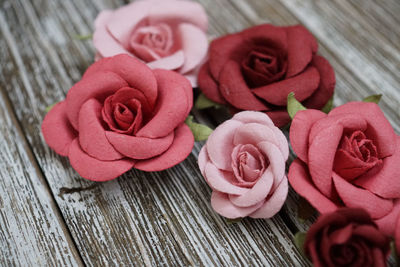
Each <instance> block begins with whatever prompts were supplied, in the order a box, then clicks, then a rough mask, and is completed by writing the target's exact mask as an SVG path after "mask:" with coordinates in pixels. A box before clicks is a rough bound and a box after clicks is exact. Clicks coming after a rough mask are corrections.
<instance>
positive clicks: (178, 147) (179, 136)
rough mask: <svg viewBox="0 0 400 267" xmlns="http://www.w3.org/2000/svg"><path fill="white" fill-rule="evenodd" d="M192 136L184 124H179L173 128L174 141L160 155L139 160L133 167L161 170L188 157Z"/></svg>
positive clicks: (191, 145)
mask: <svg viewBox="0 0 400 267" xmlns="http://www.w3.org/2000/svg"><path fill="white" fill-rule="evenodd" d="M193 144H194V137H193V134H192V131H191V130H190V128H189V127H188V126H187V125H186V124H181V125H180V126H178V127H177V128H176V129H175V137H174V142H173V143H172V145H171V146H170V147H169V149H168V150H167V151H165V152H164V153H163V154H161V155H160V156H157V157H154V158H151V159H148V160H141V161H138V162H137V163H136V164H135V168H136V169H139V170H142V171H147V172H151V171H162V170H165V169H168V168H171V167H173V166H175V165H177V164H178V163H180V162H181V161H183V160H184V159H186V158H187V157H188V155H189V154H190V152H191V151H192V148H193Z"/></svg>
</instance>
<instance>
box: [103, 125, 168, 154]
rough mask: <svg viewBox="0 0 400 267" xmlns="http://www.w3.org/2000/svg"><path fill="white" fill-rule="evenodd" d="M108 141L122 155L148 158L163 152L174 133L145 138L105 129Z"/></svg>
mask: <svg viewBox="0 0 400 267" xmlns="http://www.w3.org/2000/svg"><path fill="white" fill-rule="evenodd" d="M106 136H107V139H108V141H109V142H110V143H111V144H112V145H113V146H114V148H115V149H116V150H117V151H118V152H119V153H121V154H123V155H124V156H127V157H129V158H133V159H149V158H152V157H155V156H158V155H160V154H162V153H163V152H165V151H166V150H167V149H168V148H169V147H170V146H171V144H172V142H173V141H174V133H173V132H171V133H170V134H169V135H167V136H165V137H160V138H154V139H152V138H147V137H138V136H131V135H126V134H120V133H115V132H110V131H106Z"/></svg>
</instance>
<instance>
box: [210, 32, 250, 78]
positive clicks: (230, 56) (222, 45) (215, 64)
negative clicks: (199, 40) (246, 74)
mask: <svg viewBox="0 0 400 267" xmlns="http://www.w3.org/2000/svg"><path fill="white" fill-rule="evenodd" d="M250 49H251V48H250V46H249V45H247V44H246V43H244V41H243V38H242V37H241V36H240V35H238V34H228V35H225V36H223V37H220V38H217V39H215V40H213V41H212V42H211V44H210V48H209V60H208V64H209V68H210V73H211V75H212V77H213V78H214V79H215V80H219V77H220V73H221V71H222V69H223V68H224V66H225V64H226V63H227V62H228V61H230V60H236V61H237V62H240V61H241V60H240V59H242V58H243V57H244V56H245V55H246V54H247V52H248V51H249V50H250Z"/></svg>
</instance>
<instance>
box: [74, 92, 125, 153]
mask: <svg viewBox="0 0 400 267" xmlns="http://www.w3.org/2000/svg"><path fill="white" fill-rule="evenodd" d="M101 109H102V106H101V104H100V102H99V101H97V100H96V99H93V98H91V99H89V100H88V101H86V102H85V103H84V104H83V105H82V107H81V109H80V111H79V145H80V147H81V149H82V150H83V151H85V153H87V154H88V155H89V156H91V157H93V158H96V159H98V160H102V161H103V160H117V159H121V158H123V157H124V156H123V155H121V154H120V153H118V151H116V150H115V149H114V147H113V146H112V145H111V144H110V142H109V141H108V140H107V138H106V135H105V130H104V128H103V125H102V121H101Z"/></svg>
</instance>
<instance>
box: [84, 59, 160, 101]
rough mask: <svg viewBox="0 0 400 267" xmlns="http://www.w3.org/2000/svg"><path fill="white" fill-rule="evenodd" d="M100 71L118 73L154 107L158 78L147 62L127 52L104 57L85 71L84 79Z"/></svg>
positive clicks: (97, 76)
mask: <svg viewBox="0 0 400 267" xmlns="http://www.w3.org/2000/svg"><path fill="white" fill-rule="evenodd" d="M98 72H113V73H115V74H118V75H119V76H120V77H121V78H122V79H123V80H124V81H125V82H127V83H128V84H129V86H130V87H132V88H135V89H137V90H139V91H141V92H142V93H143V94H144V95H145V97H146V98H147V101H148V102H149V104H150V106H151V107H154V105H155V102H156V99H157V80H156V78H155V77H154V74H153V71H152V70H151V69H150V68H149V67H148V66H146V64H144V63H142V62H140V61H139V60H138V59H136V58H134V57H131V56H129V55H126V54H120V55H116V56H113V57H111V58H103V59H101V60H99V61H96V62H95V63H94V64H92V65H91V66H90V67H89V68H88V69H87V70H86V71H85V73H84V74H83V77H82V80H86V78H88V77H89V76H91V75H93V74H95V73H98ZM101 75H104V74H101V73H99V74H98V75H96V78H95V79H98V78H99V77H100V76H101ZM125 86H126V85H125ZM121 87H124V86H121Z"/></svg>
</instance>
